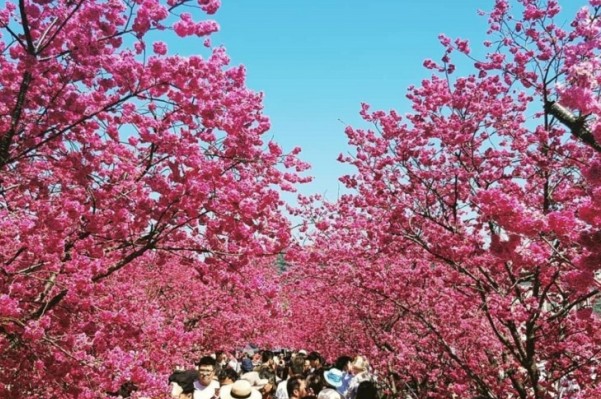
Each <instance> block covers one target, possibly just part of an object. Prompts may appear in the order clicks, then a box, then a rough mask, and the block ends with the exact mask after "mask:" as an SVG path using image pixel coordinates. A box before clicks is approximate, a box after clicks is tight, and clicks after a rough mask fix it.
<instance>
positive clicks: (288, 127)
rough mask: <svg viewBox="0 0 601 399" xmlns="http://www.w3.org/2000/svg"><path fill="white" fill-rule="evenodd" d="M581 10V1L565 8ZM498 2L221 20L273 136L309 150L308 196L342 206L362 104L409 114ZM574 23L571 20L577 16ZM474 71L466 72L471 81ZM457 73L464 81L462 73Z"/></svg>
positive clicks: (265, 2)
mask: <svg viewBox="0 0 601 399" xmlns="http://www.w3.org/2000/svg"><path fill="white" fill-rule="evenodd" d="M566 2H567V3H570V7H571V11H572V14H571V15H573V10H574V7H575V3H578V4H583V3H584V2H583V1H582V0H564V1H563V2H562V3H566ZM492 5H493V1H492V0H370V1H359V0H224V1H223V4H222V7H221V8H220V10H219V11H218V12H217V14H215V16H214V18H215V19H216V20H217V22H218V23H219V24H220V25H221V31H220V32H219V33H218V34H216V35H214V36H212V42H213V45H219V44H223V45H224V46H225V47H226V48H227V52H228V54H229V55H230V57H231V58H232V63H233V64H234V65H237V64H244V65H245V66H246V68H247V74H248V81H247V84H248V86H249V87H250V88H251V89H253V90H256V91H262V92H264V93H265V113H266V115H268V116H269V117H270V119H271V123H272V129H271V132H270V135H271V136H272V137H273V138H274V139H275V140H276V141H277V142H278V143H280V144H281V145H282V146H283V147H284V149H285V150H290V149H291V148H292V147H294V146H300V147H301V148H302V149H303V152H302V153H301V157H302V158H303V159H304V160H305V161H307V162H309V163H311V164H312V170H311V171H310V174H311V175H312V176H314V178H315V179H314V182H313V183H311V184H310V185H308V186H306V187H304V188H302V189H301V192H302V193H304V194H309V193H319V194H323V195H325V196H326V197H327V198H328V199H330V200H334V199H336V197H337V195H338V193H339V191H340V190H341V188H342V187H341V184H340V183H338V180H337V179H338V177H339V176H341V175H343V174H344V173H346V172H348V171H349V170H350V169H348V167H346V168H345V167H344V166H342V165H340V164H339V163H338V162H337V161H336V158H337V157H338V154H340V153H341V152H348V151H350V149H349V147H348V146H347V140H346V136H345V135H344V127H345V126H346V125H349V124H350V125H353V126H364V125H363V124H362V123H361V120H360V118H359V116H358V112H359V109H360V104H361V102H367V103H369V104H371V105H372V106H373V108H374V109H385V110H389V109H393V108H394V109H397V110H398V111H399V112H400V113H401V114H403V113H406V112H408V111H409V107H408V103H407V101H406V100H405V93H406V89H407V87H408V86H409V85H411V84H416V85H417V84H419V82H420V81H421V80H422V79H423V78H425V77H428V76H429V75H430V73H429V71H427V70H425V69H424V68H423V67H422V63H423V61H424V59H426V58H432V59H434V60H439V59H440V57H441V55H442V47H441V46H440V45H439V43H438V39H437V36H438V34H440V33H445V34H447V36H449V37H451V38H455V37H462V38H467V39H470V42H471V43H472V46H473V47H477V45H479V44H480V43H481V42H482V41H483V40H484V38H485V32H486V29H487V18H486V17H482V16H479V15H478V13H477V10H478V9H479V8H480V9H485V10H489V9H490V8H491V7H492ZM571 15H570V16H571ZM469 72H471V70H470V71H466V72H464V73H469ZM458 73H459V74H463V73H462V71H461V70H460V68H459V70H458Z"/></svg>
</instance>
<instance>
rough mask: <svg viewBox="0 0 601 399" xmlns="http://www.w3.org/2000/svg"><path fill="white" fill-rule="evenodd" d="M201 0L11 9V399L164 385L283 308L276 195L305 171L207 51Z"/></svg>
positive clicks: (5, 265)
mask: <svg viewBox="0 0 601 399" xmlns="http://www.w3.org/2000/svg"><path fill="white" fill-rule="evenodd" d="M194 4H195V5H194ZM194 4H193V3H192V2H190V1H188V0H168V1H165V2H161V1H158V0H131V1H130V0H123V1H122V0H109V1H94V0H85V1H83V0H75V1H72V0H59V1H52V2H50V1H43V0H20V1H18V2H14V1H7V2H5V3H4V4H3V5H2V9H1V10H0V34H1V36H0V54H1V55H0V68H1V70H2V74H1V76H0V265H1V267H0V353H1V357H0V358H1V359H2V360H0V396H2V397H6V398H11V397H21V396H23V395H32V396H33V395H35V396H39V397H63V398H68V397H78V398H92V397H93V398H97V397H104V396H107V395H108V396H110V395H117V394H119V393H122V394H123V393H125V392H124V390H125V391H133V392H134V393H133V394H134V395H151V394H157V393H158V392H160V390H161V389H164V387H165V385H166V384H165V376H166V374H167V373H168V372H169V371H170V370H171V368H172V367H174V366H176V365H182V366H190V365H191V361H192V360H195V359H193V357H194V356H196V355H198V354H199V353H201V352H205V353H206V351H208V350H214V348H215V346H214V345H216V344H217V343H219V344H220V347H226V348H227V347H232V346H233V345H234V344H235V342H239V341H241V340H243V339H252V338H255V337H256V335H257V334H262V333H263V332H264V330H265V328H268V326H269V324H267V323H266V324H264V325H263V326H262V327H260V328H257V327H256V326H253V325H252V323H251V321H250V320H255V319H257V318H260V319H261V320H269V319H270V318H272V317H273V316H274V315H275V314H277V312H278V305H277V303H276V301H274V300H273V298H274V296H275V295H277V293H278V290H277V287H276V286H274V284H277V279H275V278H276V277H275V275H276V270H275V262H274V261H272V260H271V259H272V256H273V255H275V254H277V253H279V252H280V251H281V250H282V248H284V247H285V246H286V245H287V243H288V241H289V223H288V220H287V219H286V218H285V217H284V216H283V214H282V212H281V206H282V205H283V204H282V201H281V200H280V198H279V190H285V191H293V190H294V185H295V184H296V183H298V182H300V181H303V180H304V179H305V178H302V177H299V174H298V172H300V171H302V170H304V169H305V168H306V165H305V164H303V163H302V162H300V161H298V160H297V158H296V154H297V153H298V150H294V151H293V153H291V154H284V153H283V152H282V150H281V149H280V147H279V146H278V145H277V144H275V143H273V142H269V143H265V142H264V141H263V139H262V135H263V134H264V133H265V132H266V131H267V130H268V128H269V121H268V119H267V117H265V116H264V115H263V114H262V104H261V101H262V95H261V94H260V93H254V92H252V91H250V90H249V89H248V88H246V87H245V70H244V67H242V66H238V67H230V66H229V65H228V64H229V59H228V57H227V55H226V53H225V50H224V49H223V48H220V47H216V48H213V47H211V43H210V40H209V38H208V37H209V35H210V34H211V33H212V32H215V31H216V30H217V29H218V25H217V23H216V22H215V21H212V20H207V19H206V17H205V16H204V15H205V14H213V13H215V12H216V11H217V9H218V7H219V1H218V0H198V1H197V2H196V3H194ZM169 35H176V37H179V38H180V39H179V40H188V42H189V46H194V45H196V46H197V51H195V52H196V53H198V55H192V56H188V57H183V56H177V55H168V49H167V45H166V44H165V42H163V41H159V40H158V39H159V38H162V37H163V36H164V37H167V36H169ZM194 38H196V40H197V41H198V38H201V39H200V40H202V38H204V40H205V41H204V47H203V46H202V45H198V44H197V41H195V40H194ZM288 169H289V170H288ZM268 259H270V261H268ZM120 389H121V391H120Z"/></svg>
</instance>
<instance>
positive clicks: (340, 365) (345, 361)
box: [334, 355, 353, 396]
mask: <svg viewBox="0 0 601 399" xmlns="http://www.w3.org/2000/svg"><path fill="white" fill-rule="evenodd" d="M352 361H353V358H351V357H350V356H346V355H342V356H339V357H338V358H337V359H336V362H335V363H334V368H336V369H338V370H340V371H342V383H341V384H340V386H339V387H337V388H336V390H337V391H338V393H339V394H340V395H341V396H344V395H345V394H346V391H347V390H348V386H349V384H350V382H351V379H352V378H353V373H352V372H351V362H352Z"/></svg>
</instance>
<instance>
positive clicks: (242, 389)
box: [219, 380, 263, 399]
mask: <svg viewBox="0 0 601 399" xmlns="http://www.w3.org/2000/svg"><path fill="white" fill-rule="evenodd" d="M219 397H220V398H221V399H262V397H263V395H261V392H259V391H257V390H256V389H254V388H253V387H252V386H251V385H250V382H248V381H246V380H238V381H236V382H234V383H233V384H230V385H225V386H223V387H221V389H220V390H219Z"/></svg>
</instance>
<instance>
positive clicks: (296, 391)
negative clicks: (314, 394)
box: [286, 375, 307, 399]
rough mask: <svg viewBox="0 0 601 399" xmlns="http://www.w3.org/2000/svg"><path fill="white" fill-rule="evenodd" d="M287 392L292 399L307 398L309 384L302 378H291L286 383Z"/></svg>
mask: <svg viewBox="0 0 601 399" xmlns="http://www.w3.org/2000/svg"><path fill="white" fill-rule="evenodd" d="M286 391H287V392H288V398H290V399H302V398H304V397H305V396H307V382H306V381H305V379H304V378H303V377H302V376H300V375H297V376H294V377H291V378H290V379H289V380H288V382H287V383H286Z"/></svg>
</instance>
